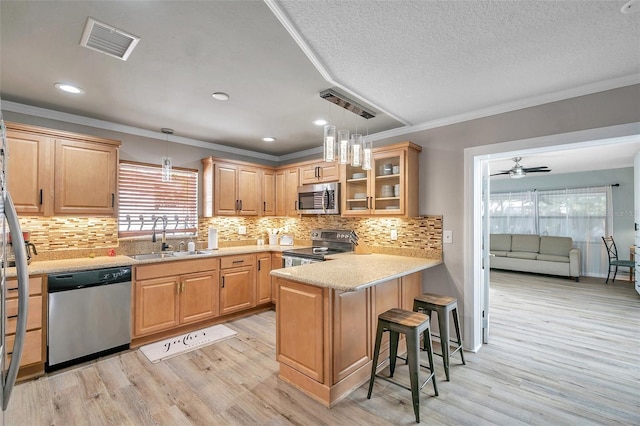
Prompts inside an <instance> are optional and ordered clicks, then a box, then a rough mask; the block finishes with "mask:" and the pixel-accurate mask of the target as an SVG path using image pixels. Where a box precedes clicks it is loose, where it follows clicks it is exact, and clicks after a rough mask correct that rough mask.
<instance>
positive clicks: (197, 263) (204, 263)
mask: <svg viewBox="0 0 640 426" xmlns="http://www.w3.org/2000/svg"><path fill="white" fill-rule="evenodd" d="M218 267H219V261H218V258H217V257H208V258H206V259H189V260H177V261H171V262H160V263H154V264H151V265H141V266H136V268H135V277H136V281H140V280H148V279H152V278H160V277H169V276H176V275H184V274H191V273H197V272H205V271H215V270H216V269H218Z"/></svg>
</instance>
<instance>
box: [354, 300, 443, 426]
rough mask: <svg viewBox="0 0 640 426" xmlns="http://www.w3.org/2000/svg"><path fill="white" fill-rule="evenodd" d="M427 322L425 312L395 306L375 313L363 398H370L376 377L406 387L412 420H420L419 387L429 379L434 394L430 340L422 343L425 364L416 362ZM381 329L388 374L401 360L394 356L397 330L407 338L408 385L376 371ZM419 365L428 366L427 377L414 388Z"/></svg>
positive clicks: (426, 329) (426, 331)
mask: <svg viewBox="0 0 640 426" xmlns="http://www.w3.org/2000/svg"><path fill="white" fill-rule="evenodd" d="M429 322H430V320H429V316H428V315H424V314H421V313H419V312H411V311H405V310H403V309H398V308H394V309H389V310H388V311H386V312H383V313H382V314H380V315H379V316H378V329H377V332H376V345H375V348H374V350H373V365H372V366H371V381H370V382H369V393H368V394H367V399H371V391H372V390H373V382H374V380H375V378H376V376H378V377H379V378H381V379H384V380H387V381H389V382H391V383H394V384H396V385H398V386H402V387H403V388H405V389H408V390H410V391H411V397H412V400H413V412H414V413H415V415H416V423H420V390H421V389H422V388H423V387H424V386H425V385H426V384H427V382H428V381H429V380H431V381H432V382H433V391H434V392H435V396H438V386H437V384H436V373H435V371H434V368H433V350H432V348H431V341H430V340H429V341H428V343H427V344H426V345H425V350H426V351H427V354H428V355H429V366H426V365H421V364H420V333H429ZM385 331H388V332H389V333H390V336H389V337H390V338H389V349H390V353H389V370H390V371H391V374H390V375H389V377H393V373H394V371H395V369H396V358H400V359H403V358H401V357H399V356H398V340H399V338H400V333H403V334H404V335H405V336H406V337H407V362H408V364H409V378H410V380H411V387H407V386H405V385H403V384H401V383H398V382H396V381H394V380H390V379H389V378H387V377H385V376H381V375H377V374H376V370H377V369H378V367H379V365H378V356H379V355H380V344H381V342H382V334H383V333H384V332H385ZM420 367H424V368H428V369H429V371H430V374H429V377H427V380H425V381H424V382H423V383H422V384H421V385H420V386H419V387H418V384H419V381H420V380H419V379H420V377H419V375H420Z"/></svg>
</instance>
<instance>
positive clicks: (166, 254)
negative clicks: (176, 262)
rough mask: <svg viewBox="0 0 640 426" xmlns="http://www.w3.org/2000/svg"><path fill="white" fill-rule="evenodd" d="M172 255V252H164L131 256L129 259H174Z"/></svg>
mask: <svg viewBox="0 0 640 426" xmlns="http://www.w3.org/2000/svg"><path fill="white" fill-rule="evenodd" d="M173 253H174V252H172V251H165V252H162V253H143V254H132V255H130V256H129V257H130V258H132V259H135V260H151V259H166V258H167V257H175V256H174V255H173Z"/></svg>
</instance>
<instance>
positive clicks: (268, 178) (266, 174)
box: [262, 169, 276, 216]
mask: <svg viewBox="0 0 640 426" xmlns="http://www.w3.org/2000/svg"><path fill="white" fill-rule="evenodd" d="M262 215H263V216H275V215H276V172H275V170H266V169H263V170H262Z"/></svg>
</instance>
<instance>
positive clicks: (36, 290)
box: [5, 276, 47, 379]
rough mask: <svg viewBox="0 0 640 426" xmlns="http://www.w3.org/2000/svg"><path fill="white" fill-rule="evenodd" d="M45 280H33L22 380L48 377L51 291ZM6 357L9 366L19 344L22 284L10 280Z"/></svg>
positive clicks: (30, 287)
mask: <svg viewBox="0 0 640 426" xmlns="http://www.w3.org/2000/svg"><path fill="white" fill-rule="evenodd" d="M44 279H45V277H44V276H33V277H29V302H28V303H29V304H28V308H27V309H28V310H27V333H26V335H25V341H24V349H23V351H22V358H21V359H20V370H19V371H18V379H27V378H31V377H36V376H39V375H42V374H44V364H45V361H46V356H47V354H46V348H47V341H46V336H47V333H46V326H45V321H44V319H45V318H46V317H47V291H46V285H45V283H44ZM6 289H7V290H6V305H5V307H6V310H5V312H6V323H5V333H6V351H5V352H6V354H7V362H6V364H5V365H7V366H8V362H9V361H10V360H11V354H12V353H13V345H14V343H15V332H16V324H17V320H18V280H17V279H15V278H8V279H7V283H6Z"/></svg>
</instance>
